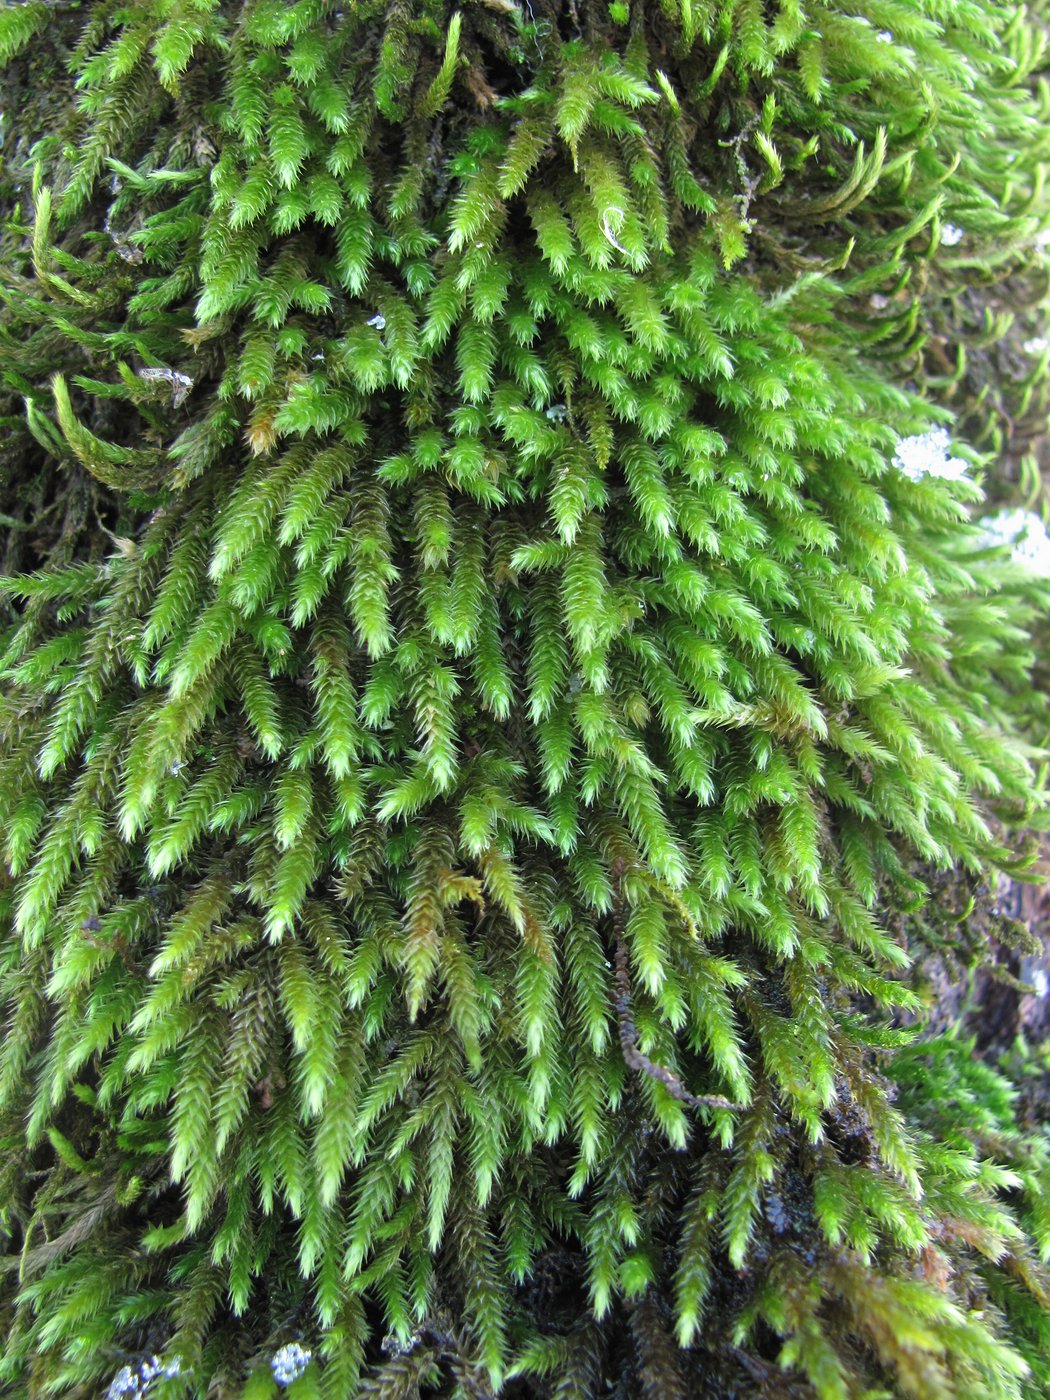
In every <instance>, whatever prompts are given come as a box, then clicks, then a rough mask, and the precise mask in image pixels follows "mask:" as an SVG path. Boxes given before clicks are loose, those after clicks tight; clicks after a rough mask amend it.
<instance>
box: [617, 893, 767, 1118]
mask: <svg viewBox="0 0 1050 1400" xmlns="http://www.w3.org/2000/svg"><path fill="white" fill-rule="evenodd" d="M616 1018H617V1021H618V1022H619V1026H620V1048H621V1049H622V1051H623V1058H624V1060H625V1062H626V1064H627V1068H628V1069H633V1070H634V1071H635V1073H636V1074H646V1075H648V1076H649V1078H650V1079H656V1080H658V1081H659V1082H660V1083H661V1084H662V1085H663V1086H664V1088H665V1089H666V1090H667V1092H668V1093H669V1094H670V1095H671V1096H672V1097H673V1098H676V1099H678V1100H679V1101H680V1102H681V1103H687V1104H690V1105H692V1107H693V1108H730V1109H739V1108H741V1107H742V1106H743V1105H741V1104H738V1103H733V1102H732V1101H731V1100H730V1099H727V1098H725V1097H723V1095H722V1094H694V1093H691V1092H690V1090H688V1089H687V1088H686V1087H685V1085H684V1084H683V1083H682V1081H681V1080H680V1079H679V1077H678V1075H677V1074H675V1072H674V1070H671V1069H668V1068H667V1066H666V1065H658V1064H657V1063H656V1061H655V1060H651V1059H650V1058H649V1056H648V1055H646V1054H645V1052H644V1051H643V1050H640V1049H639V1048H638V1028H637V1027H636V1026H635V1024H634V1017H633V1016H632V1015H631V978H630V973H629V972H628V970H627V943H626V940H625V939H624V934H623V916H622V905H621V904H620V903H619V901H618V908H617V919H616Z"/></svg>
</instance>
